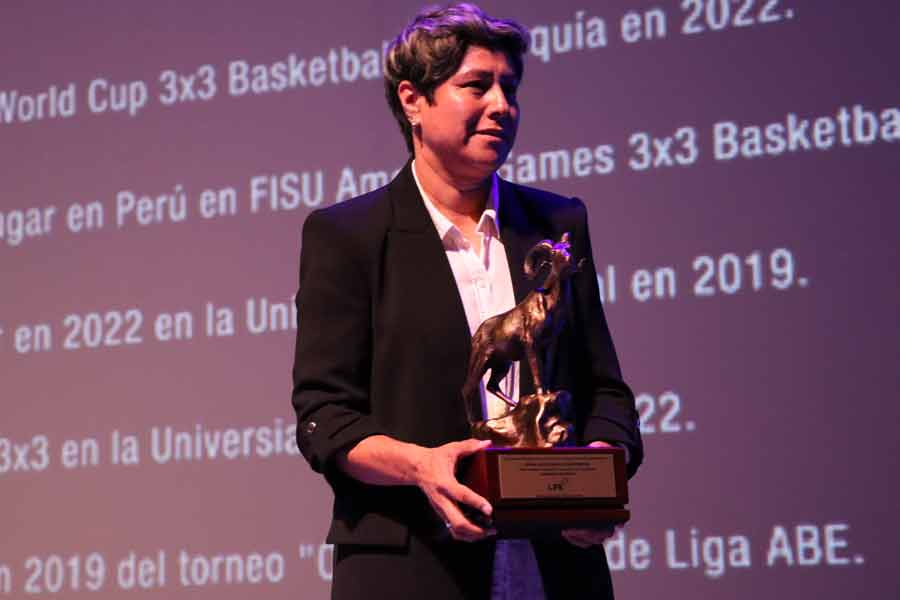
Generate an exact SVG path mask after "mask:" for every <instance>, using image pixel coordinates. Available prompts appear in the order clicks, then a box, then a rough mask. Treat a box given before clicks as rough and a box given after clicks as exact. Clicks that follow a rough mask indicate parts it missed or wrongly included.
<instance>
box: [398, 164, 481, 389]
mask: <svg viewBox="0 0 900 600" xmlns="http://www.w3.org/2000/svg"><path fill="white" fill-rule="evenodd" d="M390 196H391V206H392V210H393V222H392V225H391V228H390V231H389V235H390V244H391V246H392V251H391V252H392V255H393V260H394V261H397V262H396V263H395V266H398V267H399V268H400V269H401V270H403V271H404V272H407V273H413V272H414V273H416V277H415V287H414V288H413V289H409V290H408V297H409V299H410V301H411V302H414V303H415V304H416V306H417V310H421V311H424V313H425V314H424V315H423V317H422V318H426V319H430V321H431V323H432V324H435V323H441V325H440V327H439V329H440V330H441V331H442V332H445V337H446V336H449V339H445V340H444V343H445V346H446V347H445V349H444V350H445V356H444V359H445V360H446V361H447V362H446V363H445V365H434V367H435V368H440V367H442V366H446V365H447V364H452V365H455V364H462V365H464V366H465V365H468V362H469V349H470V344H471V335H470V333H469V325H468V321H467V320H466V313H465V309H464V308H463V304H462V299H461V298H460V296H459V290H458V289H457V287H456V280H455V278H454V277H453V271H452V270H451V268H450V263H449V261H448V260H447V255H446V252H445V250H444V246H443V244H442V243H441V240H440V238H439V237H438V234H437V230H436V229H435V227H434V223H433V222H432V220H431V216H430V215H429V214H428V211H427V209H426V208H425V203H424V201H423V200H422V196H421V194H419V189H418V186H417V185H416V182H415V179H413V175H412V166H411V163H407V164H406V166H405V167H404V168H403V169H402V170H401V171H400V173H399V174H398V175H397V177H396V178H395V179H394V180H393V182H392V183H391V187H390ZM464 368H465V367H464ZM457 392H458V390H457Z"/></svg>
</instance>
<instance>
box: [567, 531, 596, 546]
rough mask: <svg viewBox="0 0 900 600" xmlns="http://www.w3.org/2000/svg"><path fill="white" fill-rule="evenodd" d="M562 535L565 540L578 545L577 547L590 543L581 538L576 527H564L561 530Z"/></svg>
mask: <svg viewBox="0 0 900 600" xmlns="http://www.w3.org/2000/svg"><path fill="white" fill-rule="evenodd" d="M562 536H563V538H565V540H566V541H567V542H569V543H570V544H572V545H574V546H578V547H579V548H590V547H591V544H590V543H588V542H586V541H585V540H583V539H582V538H581V535H580V534H579V533H578V530H576V529H564V530H563V531H562Z"/></svg>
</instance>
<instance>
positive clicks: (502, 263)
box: [412, 161, 519, 418]
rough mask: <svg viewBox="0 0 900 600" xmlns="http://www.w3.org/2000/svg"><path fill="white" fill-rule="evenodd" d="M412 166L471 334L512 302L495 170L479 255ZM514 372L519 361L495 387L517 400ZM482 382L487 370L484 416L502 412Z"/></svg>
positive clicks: (482, 222) (500, 404) (480, 225)
mask: <svg viewBox="0 0 900 600" xmlns="http://www.w3.org/2000/svg"><path fill="white" fill-rule="evenodd" d="M412 167H413V168H412V173H413V179H415V181H416V185H417V186H418V188H419V193H420V194H421V195H422V200H424V201H425V208H426V209H427V210H428V214H429V215H430V216H431V220H432V221H433V222H434V227H435V229H437V233H438V237H440V238H441V243H442V244H443V245H444V251H445V252H446V255H447V261H448V262H449V263H450V269H451V270H452V271H453V278H454V279H455V280H456V288H457V289H458V290H459V296H460V299H461V300H462V304H463V308H464V309H465V312H466V320H467V321H468V323H469V333H470V334H472V335H475V331H476V330H477V329H478V326H479V325H481V323H482V322H483V321H484V320H485V319H487V318H489V317H493V316H494V315H498V314H500V313H503V312H506V311H508V310H510V309H511V308H513V307H514V306H515V305H516V296H515V293H514V292H513V284H512V278H511V277H510V274H509V263H508V262H507V260H506V249H505V248H504V246H503V242H502V241H501V240H500V220H499V218H498V214H499V209H500V193H499V187H498V183H497V174H496V173H494V175H493V178H492V180H491V191H490V195H489V196H488V204H487V206H486V207H485V209H484V212H483V213H482V214H481V219H479V221H478V225H477V226H476V228H475V230H476V232H477V233H478V235H479V236H480V237H481V253H480V254H479V253H478V252H476V249H475V248H473V247H472V244H471V243H470V242H469V240H467V239H466V237H465V236H464V235H463V233H462V231H460V230H459V228H458V227H457V226H456V225H454V224H453V223H452V222H451V221H450V219H448V218H447V217H446V216H445V215H444V214H443V213H442V212H441V211H440V210H439V209H438V208H437V207H436V206H435V205H434V202H433V201H432V200H431V198H429V197H428V194H427V193H425V190H424V189H423V188H422V184H421V183H419V178H418V176H417V175H416V162H415V161H413V164H412ZM518 375H519V363H518V362H516V363H514V364H513V366H512V368H510V370H509V373H507V375H506V377H505V378H504V379H503V381H502V382H501V384H500V389H501V390H503V392H504V393H505V394H507V395H508V396H509V397H510V398H512V399H513V400H516V401H518V399H519V377H518ZM486 381H487V374H485V377H484V379H483V383H482V385H481V407H482V411H483V415H484V416H485V417H486V418H493V417H499V416H502V415H504V414H506V412H507V408H508V407H507V404H506V403H505V402H504V401H503V400H502V399H500V398H499V397H498V396H496V395H495V394H492V393H490V392H486V391H485V388H484V382H486Z"/></svg>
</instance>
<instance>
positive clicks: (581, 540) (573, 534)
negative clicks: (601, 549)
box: [563, 527, 615, 548]
mask: <svg viewBox="0 0 900 600" xmlns="http://www.w3.org/2000/svg"><path fill="white" fill-rule="evenodd" d="M614 533H615V527H601V528H599V529H566V530H564V531H563V534H564V535H563V537H565V538H566V539H567V540H569V541H572V540H577V542H578V543H577V544H576V545H578V546H580V547H582V548H584V547H587V546H599V545H600V544H602V543H603V542H605V541H606V540H608V539H609V538H611V537H612V536H613V534H614ZM566 534H568V535H566ZM572 543H576V542H575V541H572ZM585 545H586V546H585Z"/></svg>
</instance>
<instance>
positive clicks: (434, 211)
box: [412, 159, 500, 241]
mask: <svg viewBox="0 0 900 600" xmlns="http://www.w3.org/2000/svg"><path fill="white" fill-rule="evenodd" d="M412 174H413V179H414V180H415V182H416V187H418V188H419V194H421V196H422V201H423V202H424V203H425V208H426V209H427V210H428V215H429V216H430V217H431V221H432V222H433V223H434V227H435V229H437V232H438V236H439V237H440V238H441V241H448V240H449V239H451V238H458V237H462V232H461V231H460V230H459V228H458V227H457V226H456V225H454V224H453V223H452V222H451V221H450V219H448V218H447V217H446V216H445V215H444V213H442V212H441V211H440V210H438V208H437V206H435V205H434V202H432V200H431V198H430V197H429V196H428V194H426V193H425V190H424V189H423V188H422V184H421V183H420V182H419V177H418V176H417V175H416V161H415V159H413V161H412ZM497 179H498V178H497V173H496V172H495V173H494V174H493V175H491V191H490V192H489V193H488V203H487V207H486V208H485V209H484V212H483V213H481V218H480V219H479V220H478V226H477V227H476V230H477V231H480V232H481V233H482V234H483V235H485V236H492V237H499V236H500V218H499V216H498V215H499V214H500V186H499V184H498V182H497Z"/></svg>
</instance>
